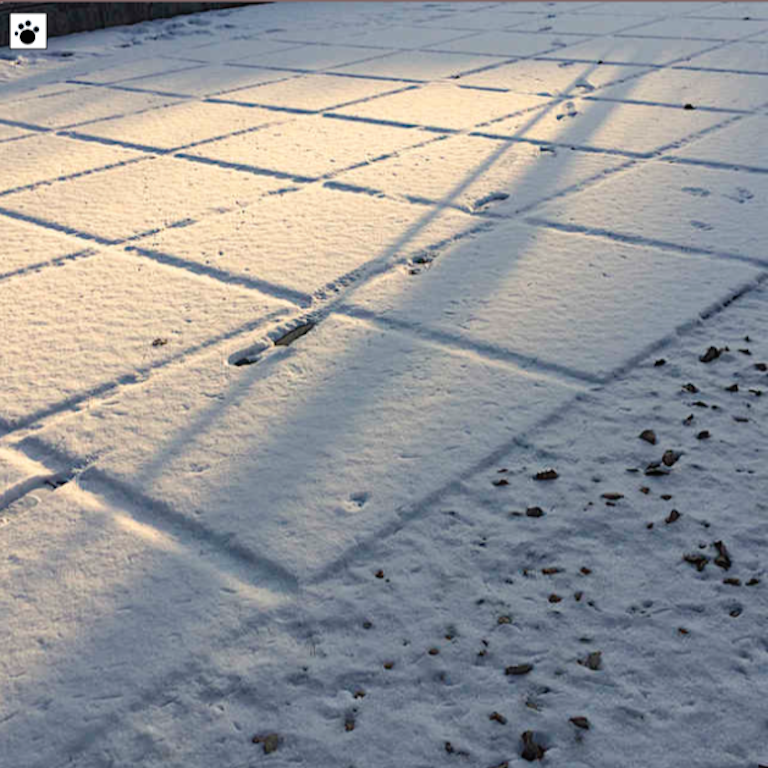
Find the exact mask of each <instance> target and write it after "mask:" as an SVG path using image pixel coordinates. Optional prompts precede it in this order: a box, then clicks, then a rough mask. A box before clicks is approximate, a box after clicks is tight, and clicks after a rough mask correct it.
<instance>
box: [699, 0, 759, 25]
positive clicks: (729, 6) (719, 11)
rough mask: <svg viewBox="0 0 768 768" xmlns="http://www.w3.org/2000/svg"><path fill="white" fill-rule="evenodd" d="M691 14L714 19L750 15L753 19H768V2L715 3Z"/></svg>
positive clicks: (737, 17)
mask: <svg viewBox="0 0 768 768" xmlns="http://www.w3.org/2000/svg"><path fill="white" fill-rule="evenodd" d="M690 15H692V16H702V17H704V18H707V17H709V18H713V19H728V18H735V19H743V18H744V17H745V16H749V17H750V18H751V19H766V20H768V3H762V2H754V3H752V2H750V3H740V2H738V0H736V2H732V3H714V4H710V5H709V7H707V8H700V9H697V10H696V11H695V12H694V13H692V14H690Z"/></svg>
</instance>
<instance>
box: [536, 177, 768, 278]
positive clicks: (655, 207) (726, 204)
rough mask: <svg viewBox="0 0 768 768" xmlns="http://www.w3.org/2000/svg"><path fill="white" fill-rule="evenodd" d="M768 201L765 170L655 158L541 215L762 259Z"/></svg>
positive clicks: (553, 205)
mask: <svg viewBox="0 0 768 768" xmlns="http://www.w3.org/2000/svg"><path fill="white" fill-rule="evenodd" d="M661 192H663V194H661ZM767 204H768V176H766V175H763V174H749V175H745V174H744V173H740V172H737V171H729V170H721V169H716V170H713V169H710V168H704V167H700V166H683V165H676V164H675V165H672V164H667V163H653V164H648V165H644V166H642V167H638V168H636V169H632V170H631V171H628V172H627V173H624V174H622V175H621V176H618V177H615V178H613V179H607V180H606V181H604V182H602V183H600V184H597V185H595V186H594V187H592V188H590V189H586V190H584V191H582V192H581V193H580V194H578V195H574V196H573V197H572V198H569V199H564V200H559V201H553V202H551V203H548V204H546V205H544V206H543V207H542V208H541V209H539V210H537V211H536V217H537V218H540V219H542V220H547V221H552V222H555V223H556V224H560V225H563V226H570V225H575V226H577V227H579V228H583V229H586V230H588V231H605V232H609V233H614V234H615V235H618V236H630V237H638V238H641V239H642V238H646V239H651V240H657V241H661V242H665V243H671V244H673V245H675V246H677V247H679V248H698V249H706V250H711V251H715V252H720V253H728V254H735V255H738V256H743V257H747V258H749V259H754V260H755V261H756V262H758V263H762V264H765V263H768V253H766V249H765V243H766V239H767V238H768V225H766V221H765V216H764V211H765V207H766V205H767ZM638 211H642V212H643V215H642V216H638Z"/></svg>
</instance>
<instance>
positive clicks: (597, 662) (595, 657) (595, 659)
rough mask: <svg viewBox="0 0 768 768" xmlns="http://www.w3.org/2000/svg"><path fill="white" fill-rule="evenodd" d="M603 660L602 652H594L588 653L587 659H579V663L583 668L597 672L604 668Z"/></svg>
mask: <svg viewBox="0 0 768 768" xmlns="http://www.w3.org/2000/svg"><path fill="white" fill-rule="evenodd" d="M602 658H603V653H602V651H592V652H591V653H588V654H587V655H586V657H585V658H583V659H577V661H578V662H579V664H581V666H582V667H587V668H588V669H591V670H593V671H597V670H598V669H600V668H601V667H602V664H603V662H602Z"/></svg>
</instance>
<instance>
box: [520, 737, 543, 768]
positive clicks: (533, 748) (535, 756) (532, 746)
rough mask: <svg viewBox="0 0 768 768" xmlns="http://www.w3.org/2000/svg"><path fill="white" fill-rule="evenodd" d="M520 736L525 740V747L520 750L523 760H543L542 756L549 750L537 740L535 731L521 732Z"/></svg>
mask: <svg viewBox="0 0 768 768" xmlns="http://www.w3.org/2000/svg"><path fill="white" fill-rule="evenodd" d="M520 738H521V739H522V742H523V749H522V751H521V752H520V757H522V758H523V760H528V762H533V761H534V760H541V758H542V757H544V753H545V752H546V751H547V750H546V748H545V747H542V746H541V744H539V743H538V742H537V741H536V740H535V738H534V733H533V731H526V732H525V733H522V734H520Z"/></svg>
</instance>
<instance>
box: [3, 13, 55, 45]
mask: <svg viewBox="0 0 768 768" xmlns="http://www.w3.org/2000/svg"><path fill="white" fill-rule="evenodd" d="M9 18H10V24H11V29H10V35H9V38H10V42H11V48H17V49H18V48H28V49H32V50H38V51H40V50H45V49H46V48H47V47H48V18H47V15H46V14H45V13H11V14H9Z"/></svg>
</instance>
